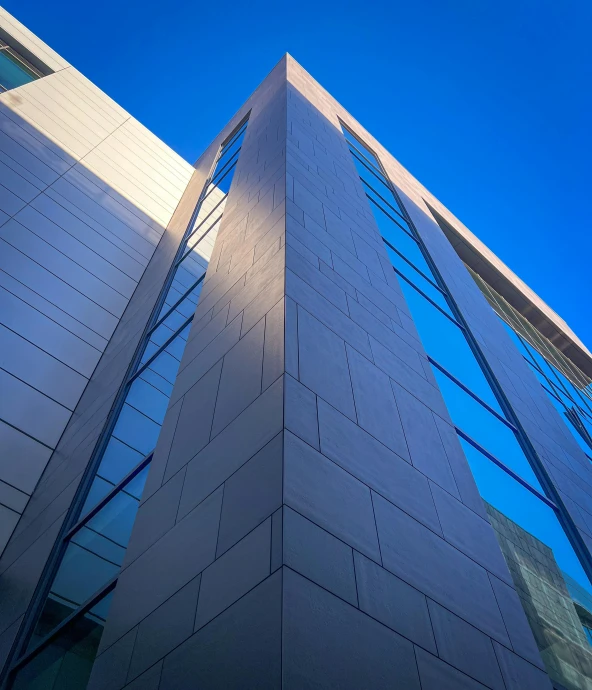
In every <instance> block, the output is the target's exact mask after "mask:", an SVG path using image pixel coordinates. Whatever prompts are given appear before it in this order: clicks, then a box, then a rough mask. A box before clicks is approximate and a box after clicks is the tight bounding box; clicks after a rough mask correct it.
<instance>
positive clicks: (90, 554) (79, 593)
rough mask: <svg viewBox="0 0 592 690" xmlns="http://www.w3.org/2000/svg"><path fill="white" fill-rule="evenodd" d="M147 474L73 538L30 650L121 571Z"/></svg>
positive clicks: (125, 489)
mask: <svg viewBox="0 0 592 690" xmlns="http://www.w3.org/2000/svg"><path fill="white" fill-rule="evenodd" d="M147 475H148V467H145V468H144V469H143V470H142V472H140V473H139V475H138V477H136V478H134V480H133V482H131V483H130V484H132V486H131V487H130V488H131V490H128V486H127V485H126V486H125V487H124V488H123V489H122V490H121V491H119V492H118V493H117V494H116V495H115V496H113V498H112V499H111V500H110V501H109V502H108V503H107V504H106V505H105V506H103V508H101V510H100V511H99V512H98V513H97V514H96V515H95V516H94V517H93V518H91V519H90V520H89V521H88V522H87V523H86V524H85V525H84V526H83V527H81V528H80V529H79V530H78V531H77V532H76V533H75V534H73V535H72V537H71V539H70V543H69V544H68V546H67V548H66V552H65V554H64V558H63V560H62V563H61V565H60V568H59V570H58V572H57V575H56V577H55V580H54V582H53V585H52V587H51V592H50V594H49V596H48V598H47V600H46V602H45V606H44V608H43V611H42V613H41V616H40V617H39V620H38V622H37V626H36V628H35V633H34V635H33V638H32V640H31V643H30V645H29V648H30V647H31V646H32V645H34V644H35V643H36V642H37V641H39V640H40V639H42V638H43V637H45V635H47V634H48V633H49V632H51V630H53V629H54V628H55V627H56V625H58V623H60V622H61V621H63V620H64V619H65V618H67V617H68V616H69V615H70V614H71V613H72V612H73V611H74V610H76V609H77V608H78V607H79V606H80V605H81V604H83V603H84V602H85V601H86V600H87V599H89V598H90V597H91V596H92V595H93V594H94V593H95V592H96V591H97V590H99V589H101V588H102V587H104V586H105V585H106V584H107V582H109V580H110V579H111V578H112V577H114V576H115V575H116V574H117V573H118V572H119V569H120V567H121V564H122V562H123V558H124V556H125V550H126V548H127V544H128V542H129V538H130V536H131V533H132V527H133V524H134V520H135V519H136V513H137V512H138V505H139V502H140V499H139V497H138V496H136V495H134V493H136V494H137V493H138V488H139V487H141V486H142V485H143V482H145V481H146V477H147ZM134 485H135V491H134ZM132 492H134V493H132Z"/></svg>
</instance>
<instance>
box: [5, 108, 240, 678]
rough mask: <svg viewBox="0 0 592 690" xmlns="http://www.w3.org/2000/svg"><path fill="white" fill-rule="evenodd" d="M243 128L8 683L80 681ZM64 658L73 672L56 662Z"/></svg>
mask: <svg viewBox="0 0 592 690" xmlns="http://www.w3.org/2000/svg"><path fill="white" fill-rule="evenodd" d="M246 129H247V121H245V122H243V124H242V125H240V126H239V127H238V128H237V130H236V131H235V132H234V133H233V134H232V135H231V136H230V137H229V139H228V140H227V141H226V142H225V144H224V145H223V146H222V147H221V150H220V152H219V155H218V158H217V160H216V163H215V165H214V169H213V172H212V174H211V175H210V177H209V179H208V181H207V182H206V184H205V185H204V189H203V191H202V194H201V196H200V199H199V201H198V203H197V206H196V209H195V211H194V213H193V217H192V219H191V222H190V224H189V227H188V229H187V231H186V233H185V236H184V238H183V240H182V242H181V245H180V247H179V250H178V252H177V256H176V258H175V260H174V262H173V266H172V268H171V271H170V273H169V276H168V279H167V281H166V283H165V287H164V289H163V291H162V293H161V295H160V298H159V301H158V307H157V309H156V310H155V312H154V314H153V316H152V319H151V323H150V326H149V328H148V330H147V333H146V335H145V337H144V338H143V340H142V342H141V344H140V346H139V348H138V352H137V356H136V359H135V365H134V366H133V368H132V371H131V374H130V375H129V376H128V378H127V381H126V382H125V384H124V386H123V388H122V391H121V392H120V395H119V407H118V412H117V414H116V415H115V419H114V422H113V423H112V424H111V427H110V429H108V430H106V433H105V435H104V440H103V443H102V445H101V446H100V448H99V454H98V457H97V462H96V463H95V468H96V469H95V471H94V474H93V477H92V479H91V481H90V482H89V483H88V484H87V485H86V488H85V489H84V493H83V495H81V496H80V498H81V499H82V500H81V501H80V503H81V504H82V508H81V510H80V512H79V514H78V516H77V518H76V520H75V521H74V523H73V524H72V525H71V527H70V529H69V530H68V531H67V533H66V534H65V536H64V537H63V540H62V543H61V545H60V551H61V553H60V561H59V565H58V567H57V569H56V571H55V573H54V575H53V579H52V581H51V584H50V586H49V588H48V592H47V595H46V597H45V601H44V603H43V604H42V606H41V607H40V609H39V611H38V614H37V618H36V622H35V625H34V626H33V628H32V630H31V632H30V636H29V639H28V646H27V648H26V649H25V650H23V652H24V653H23V655H22V656H21V658H20V659H19V660H18V661H17V663H16V664H15V667H16V668H15V673H13V675H12V685H11V687H12V688H13V689H14V690H21V689H23V690H24V689H25V688H27V689H28V688H45V687H47V688H50V687H51V688H52V690H62V689H63V690H66V688H67V689H68V690H83V689H84V688H85V687H86V684H87V681H88V678H89V677H90V673H91V670H92V665H93V662H94V658H95V655H96V650H97V648H98V644H99V641H100V638H101V632H102V629H103V625H104V621H105V620H106V617H107V614H108V609H109V601H110V598H111V592H112V591H113V589H114V588H115V586H116V584H117V576H118V573H119V570H120V568H121V565H122V563H123V558H124V556H125V552H126V549H127V545H128V542H129V538H130V536H131V532H132V528H133V524H134V520H135V517H136V513H137V510H138V505H139V502H140V499H141V496H142V490H143V488H144V483H145V481H146V477H147V475H148V469H149V464H150V461H151V459H152V451H153V449H154V447H155V445H156V442H157V440H158V436H159V434H160V429H161V426H162V423H163V420H164V416H165V413H166V409H167V406H168V402H169V399H170V396H171V394H172V390H173V385H174V383H175V379H176V376H177V371H178V369H179V366H180V363H181V358H182V356H183V351H184V349H185V344H186V341H187V337H188V335H189V329H190V327H191V322H192V320H193V316H194V313H195V309H196V306H197V302H198V299H199V294H200V291H201V286H202V283H203V280H204V277H205V274H206V269H207V265H208V261H209V258H210V256H211V253H212V249H213V245H214V241H215V238H216V235H217V233H218V228H219V227H220V221H221V219H222V215H223V213H224V207H225V205H226V200H227V198H228V192H229V189H230V185H231V182H232V179H233V176H234V173H235V170H236V164H237V161H238V157H239V154H240V151H241V146H242V142H243V139H244V136H245V132H246ZM69 665H73V668H74V671H73V672H72V673H73V674H74V675H72V674H71V673H68V672H66V671H67V669H68V668H69Z"/></svg>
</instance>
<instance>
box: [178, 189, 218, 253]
mask: <svg viewBox="0 0 592 690" xmlns="http://www.w3.org/2000/svg"><path fill="white" fill-rule="evenodd" d="M227 196H228V194H225V195H224V196H223V197H222V198H221V199H220V201H219V202H218V203H217V204H216V205H215V206H214V208H213V209H212V210H211V211H210V212H209V213H208V215H207V216H206V217H205V218H204V219H203V220H201V221H200V223H199V225H196V226H195V227H194V228H193V230H191V232H190V233H189V235H187V237H186V238H185V239H184V240H183V242H182V243H181V244H184V245H185V246H187V243H188V242H189V240H190V239H191V238H192V237H193V235H195V233H196V232H197V231H198V230H199V229H200V228H201V227H202V226H203V225H204V224H205V222H206V221H207V220H208V218H209V217H210V216H211V215H212V214H213V213H214V212H215V211H216V209H217V208H218V207H219V206H220V204H222V203H223V202H224V201H225V200H226V197H227ZM201 206H202V205H201V203H200V205H199V209H198V211H197V214H196V217H195V218H196V220H197V218H198V217H199V211H201ZM223 213H224V211H221V214H220V215H222V214H223ZM189 227H191V224H190V226H189Z"/></svg>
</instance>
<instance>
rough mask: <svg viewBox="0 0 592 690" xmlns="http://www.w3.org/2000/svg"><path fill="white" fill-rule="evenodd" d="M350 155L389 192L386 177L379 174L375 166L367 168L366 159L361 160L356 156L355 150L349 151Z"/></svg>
mask: <svg viewBox="0 0 592 690" xmlns="http://www.w3.org/2000/svg"><path fill="white" fill-rule="evenodd" d="M351 153H352V155H353V156H354V158H356V159H357V160H358V161H359V162H360V163H361V164H362V165H363V166H364V167H365V168H366V170H367V171H368V172H369V173H370V174H372V175H374V177H376V179H377V180H378V181H379V182H382V184H383V185H384V186H385V187H387V189H389V191H390V188H389V183H388V180H387V179H386V177H385V176H384V175H383V174H382V173H381V172H380V173H379V172H378V170H377V169H376V167H375V166H372V168H370V167H369V166H368V164H367V163H366V161H367V160H368V159H367V158H366V157H363V159H362V158H360V156H358V155H357V149H355V150H354V151H351Z"/></svg>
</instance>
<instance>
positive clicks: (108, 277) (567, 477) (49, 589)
mask: <svg viewBox="0 0 592 690" xmlns="http://www.w3.org/2000/svg"><path fill="white" fill-rule="evenodd" d="M0 41H1V44H0V85H1V87H2V90H3V93H1V94H0V214H1V215H0V338H1V340H0V351H1V359H0V425H1V426H0V453H1V455H0V551H1V552H2V556H1V558H0V668H2V669H3V670H2V675H1V677H0V678H1V680H0V683H4V685H3V686H2V687H6V688H12V689H13V690H25V689H26V690H33V689H35V690H37V689H43V690H46V689H49V688H51V689H52V690H65V689H66V688H67V689H68V690H84V689H85V688H88V689H89V690H120V689H122V688H127V689H129V690H188V689H189V688H196V687H199V688H207V689H210V688H211V689H219V690H229V689H231V688H237V689H243V688H266V689H267V688H269V689H270V690H271V689H274V688H286V689H288V688H289V689H293V690H300V689H302V688H327V689H329V688H340V689H344V690H345V689H350V688H351V689H352V690H354V689H355V690H359V689H360V688H372V689H373V690H381V689H382V688H384V689H386V688H390V689H392V688H400V689H401V690H403V689H404V690H456V689H457V688H458V689H463V690H465V689H466V690H483V689H484V688H489V689H491V690H541V689H543V688H548V689H550V688H555V689H556V690H588V689H590V688H592V585H591V580H590V578H591V576H592V560H591V557H590V549H591V548H592V467H591V462H592V387H591V386H590V383H591V380H592V355H591V354H590V352H589V351H588V350H587V349H586V347H585V345H584V344H583V343H582V342H581V341H580V340H579V339H578V338H577V336H576V335H575V334H574V333H573V332H572V331H571V329H570V328H569V326H568V325H567V324H566V323H565V322H564V321H563V320H562V319H561V318H560V317H559V316H558V315H557V314H555V313H554V312H553V311H552V310H551V309H550V308H549V307H548V306H547V305H546V304H545V303H544V302H543V301H542V300H541V299H540V298H538V297H537V296H536V295H535V294H534V293H533V292H532V291H531V290H530V289H529V288H528V287H527V286H526V285H525V284H524V283H523V282H522V281H521V280H520V279H519V278H518V277H517V276H515V275H514V274H513V273H512V272H511V271H510V270H509V269H508V268H507V267H506V266H505V265H504V264H503V263H502V262H501V261H500V260H499V259H498V258H497V257H496V256H494V255H493V254H492V253H491V252H490V251H489V250H488V249H487V248H486V247H485V246H484V245H483V244H482V243H481V242H480V241H479V240H478V239H477V238H476V237H475V236H474V235H473V234H472V233H471V232H470V231H469V230H468V229H467V228H466V227H465V226H464V225H463V224H462V223H461V222H460V221H459V220H458V219H456V218H455V217H454V216H453V215H452V214H451V213H450V212H449V211H448V210H447V209H446V208H445V207H444V206H442V204H441V203H440V202H439V201H438V200H437V199H435V198H434V197H433V195H431V194H430V193H429V192H428V191H427V190H426V189H425V188H424V187H423V186H422V185H421V184H420V183H419V182H418V181H417V180H415V179H414V178H413V177H412V176H411V175H410V174H409V173H408V172H407V171H406V170H405V169H404V168H403V167H402V166H401V165H400V164H399V163H398V162H397V161H396V160H395V159H394V158H393V157H392V156H391V154H390V153H389V152H387V151H386V150H385V149H384V148H383V147H382V146H381V145H380V143H379V142H378V141H376V140H375V139H374V138H373V137H372V135H371V134H370V133H369V132H367V131H366V130H365V129H364V128H363V127H362V125H360V124H359V123H358V122H357V121H356V120H355V119H354V118H353V117H352V116H351V115H350V114H349V113H348V112H347V111H345V110H344V109H343V108H342V107H341V106H340V105H339V103H337V102H336V101H335V100H334V99H333V98H332V97H331V96H330V95H329V94H328V93H327V92H326V91H325V90H324V89H323V88H322V87H321V86H320V85H319V84H318V83H317V82H315V81H314V79H313V78H312V77H311V76H310V75H309V74H307V73H306V72H305V71H304V70H303V69H302V67H300V66H299V65H298V64H297V63H296V62H295V61H294V60H293V59H292V58H291V57H290V56H288V55H286V56H285V57H284V58H282V59H281V60H280V62H279V63H278V64H277V65H276V66H275V68H274V69H273V70H272V71H271V73H270V74H269V75H268V76H267V77H266V79H265V80H264V81H263V82H262V84H261V85H260V86H259V87H258V88H257V90H256V91H255V92H254V93H253V95H252V96H251V97H250V98H249V99H248V101H247V102H246V103H245V104H244V105H243V106H242V107H241V108H240V109H239V110H238V112H237V113H236V114H235V116H234V117H233V118H232V119H231V120H230V122H229V123H228V124H227V125H226V126H225V127H224V128H223V129H222V131H221V132H220V134H219V135H218V136H217V137H216V139H215V140H214V141H213V142H212V144H211V145H210V146H209V147H208V149H207V150H206V151H205V152H204V154H203V155H202V156H201V157H200V158H199V160H198V161H197V162H196V163H195V165H194V166H191V165H189V164H188V163H186V162H185V161H183V160H182V159H180V158H179V156H177V155H176V154H175V153H174V152H173V151H171V150H170V149H169V148H168V147H167V146H166V145H165V144H164V143H163V142H161V141H159V140H158V138H157V137H155V136H154V135H153V134H151V133H150V132H148V131H147V130H146V129H145V128H144V127H142V125H141V124H140V123H138V122H137V121H136V120H134V118H133V117H131V116H130V115H129V114H128V113H126V112H125V111H124V110H123V109H122V108H121V107H119V106H118V105H117V104H116V103H114V102H113V101H112V100H111V99H109V98H108V97H107V96H106V95H105V94H104V93H102V92H101V91H100V90H99V89H98V88H97V87H96V86H94V85H93V84H92V83H90V82H89V81H88V80H87V79H86V78H85V77H83V76H82V75H81V74H80V73H79V72H78V71H77V70H76V69H75V68H74V67H72V66H71V65H69V64H68V63H67V62H66V61H65V60H63V59H62V58H61V57H60V56H58V55H56V53H55V52H53V51H52V50H51V49H50V48H49V47H48V46H47V45H45V44H44V43H43V42H42V41H40V40H39V39H38V38H37V37H36V36H34V35H33V34H31V32H29V31H28V30H27V29H26V28H25V27H23V26H22V25H21V24H20V23H19V22H18V21H17V20H16V19H14V18H13V17H11V16H10V15H9V14H7V13H6V12H4V11H2V12H1V13H0Z"/></svg>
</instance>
